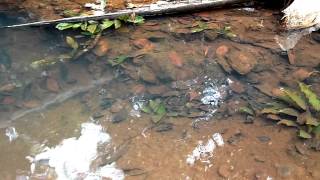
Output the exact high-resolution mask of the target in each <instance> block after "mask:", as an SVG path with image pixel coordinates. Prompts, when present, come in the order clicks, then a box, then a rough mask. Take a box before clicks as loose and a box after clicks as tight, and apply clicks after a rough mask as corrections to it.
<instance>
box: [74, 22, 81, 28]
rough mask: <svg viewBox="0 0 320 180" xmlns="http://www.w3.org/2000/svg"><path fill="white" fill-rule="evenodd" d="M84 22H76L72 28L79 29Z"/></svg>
mask: <svg viewBox="0 0 320 180" xmlns="http://www.w3.org/2000/svg"><path fill="white" fill-rule="evenodd" d="M81 25H82V23H75V24H73V26H72V29H78V28H79V27H81Z"/></svg>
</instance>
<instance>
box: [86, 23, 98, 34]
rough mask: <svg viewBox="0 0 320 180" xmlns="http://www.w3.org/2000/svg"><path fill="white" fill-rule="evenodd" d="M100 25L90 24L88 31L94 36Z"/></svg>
mask: <svg viewBox="0 0 320 180" xmlns="http://www.w3.org/2000/svg"><path fill="white" fill-rule="evenodd" d="M97 28H98V24H90V25H89V26H88V27H87V31H88V32H90V33H91V34H94V33H95V32H96V31H97Z"/></svg>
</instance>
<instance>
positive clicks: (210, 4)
mask: <svg viewBox="0 0 320 180" xmlns="http://www.w3.org/2000/svg"><path fill="white" fill-rule="evenodd" d="M162 2H163V1H162ZM248 2H252V0H187V1H180V2H167V3H163V4H150V5H146V6H143V7H138V8H133V9H125V10H120V11H116V12H110V13H105V14H102V15H91V16H84V17H81V16H80V17H70V18H63V19H56V20H48V21H39V22H32V23H25V24H18V25H12V26H4V27H1V28H12V27H22V26H41V25H46V24H56V23H62V22H83V21H89V20H99V19H115V18H117V17H120V16H123V15H130V14H136V15H141V16H157V15H164V14H175V13H182V12H190V11H199V10H203V9H209V8H223V7H226V6H235V5H239V4H243V3H248Z"/></svg>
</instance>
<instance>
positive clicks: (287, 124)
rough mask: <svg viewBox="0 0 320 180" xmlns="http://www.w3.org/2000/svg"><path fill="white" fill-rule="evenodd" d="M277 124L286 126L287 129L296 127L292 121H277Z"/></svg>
mask: <svg viewBox="0 0 320 180" xmlns="http://www.w3.org/2000/svg"><path fill="white" fill-rule="evenodd" d="M277 124H282V125H286V126H289V127H297V126H298V125H297V123H295V122H294V121H291V120H287V119H283V120H281V121H279V122H278V123H277Z"/></svg>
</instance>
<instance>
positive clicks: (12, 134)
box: [6, 127, 19, 142]
mask: <svg viewBox="0 0 320 180" xmlns="http://www.w3.org/2000/svg"><path fill="white" fill-rule="evenodd" d="M6 136H7V137H8V138H9V141H10V142H12V141H14V140H15V139H17V138H18V137H19V134H18V133H17V131H16V128H15V127H8V128H6Z"/></svg>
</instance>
